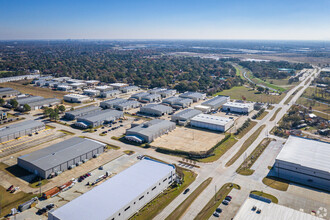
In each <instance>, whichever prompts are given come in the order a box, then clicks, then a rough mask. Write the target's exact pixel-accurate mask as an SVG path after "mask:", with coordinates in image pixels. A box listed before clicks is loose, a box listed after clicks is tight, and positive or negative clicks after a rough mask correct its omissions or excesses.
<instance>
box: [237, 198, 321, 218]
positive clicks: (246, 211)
mask: <svg viewBox="0 0 330 220" xmlns="http://www.w3.org/2000/svg"><path fill="white" fill-rule="evenodd" d="M254 208H255V209H254ZM258 210H260V212H259V211H258ZM234 220H321V218H319V217H316V216H313V215H310V214H307V213H304V212H300V211H297V210H294V209H291V208H288V207H285V206H281V205H277V204H275V203H266V202H263V201H260V200H257V199H253V198H248V199H247V200H245V202H244V203H243V205H242V206H241V208H240V209H239V210H238V212H237V213H236V215H235V217H234Z"/></svg>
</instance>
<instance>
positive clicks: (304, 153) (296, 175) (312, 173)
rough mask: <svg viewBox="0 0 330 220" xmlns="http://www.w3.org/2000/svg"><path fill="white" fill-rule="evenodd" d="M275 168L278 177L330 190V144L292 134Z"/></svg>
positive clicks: (278, 157)
mask: <svg viewBox="0 0 330 220" xmlns="http://www.w3.org/2000/svg"><path fill="white" fill-rule="evenodd" d="M274 168H275V171H276V176H277V177H280V178H283V179H288V180H290V181H293V182H298V183H301V184H305V185H310V186H313V187H317V188H321V189H326V190H330V144H329V143H326V142H322V141H316V140H312V139H307V138H302V137H296V136H290V137H289V139H288V140H287V141H286V143H285V145H284V146H283V148H282V150H281V152H280V153H279V154H278V156H277V157H276V160H275V164H274Z"/></svg>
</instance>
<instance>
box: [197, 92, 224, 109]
mask: <svg viewBox="0 0 330 220" xmlns="http://www.w3.org/2000/svg"><path fill="white" fill-rule="evenodd" d="M229 101H230V97H229V96H221V95H218V96H216V97H214V98H212V99H210V100H207V101H205V102H203V103H202V105H204V106H209V107H211V109H212V110H217V109H219V108H221V106H222V105H223V104H225V103H227V102H229Z"/></svg>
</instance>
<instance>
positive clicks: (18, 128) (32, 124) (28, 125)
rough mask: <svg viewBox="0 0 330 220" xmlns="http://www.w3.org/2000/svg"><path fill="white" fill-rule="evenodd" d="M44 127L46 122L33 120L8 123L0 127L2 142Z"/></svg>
mask: <svg viewBox="0 0 330 220" xmlns="http://www.w3.org/2000/svg"><path fill="white" fill-rule="evenodd" d="M44 129H45V124H44V123H42V122H40V121H33V120H28V121H23V122H20V123H16V124H12V125H8V126H6V127H2V128H0V142H1V143H2V142H5V141H9V140H12V139H15V138H18V137H22V136H25V135H29V134H32V133H34V132H37V131H40V130H44Z"/></svg>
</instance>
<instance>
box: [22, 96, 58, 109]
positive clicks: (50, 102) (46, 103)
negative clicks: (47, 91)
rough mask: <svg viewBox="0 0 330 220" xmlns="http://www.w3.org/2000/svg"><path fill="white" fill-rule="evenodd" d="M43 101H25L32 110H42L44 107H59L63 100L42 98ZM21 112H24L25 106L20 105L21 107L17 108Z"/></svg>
mask: <svg viewBox="0 0 330 220" xmlns="http://www.w3.org/2000/svg"><path fill="white" fill-rule="evenodd" d="M41 98H42V99H41V100H38V101H30V102H29V101H25V102H26V104H28V105H29V106H30V107H31V110H37V109H41V108H43V107H50V106H54V105H58V104H60V103H61V100H59V99H57V98H47V99H45V98H43V97H41ZM17 109H18V110H20V111H23V110H24V104H20V106H19V107H18V108H17Z"/></svg>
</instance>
